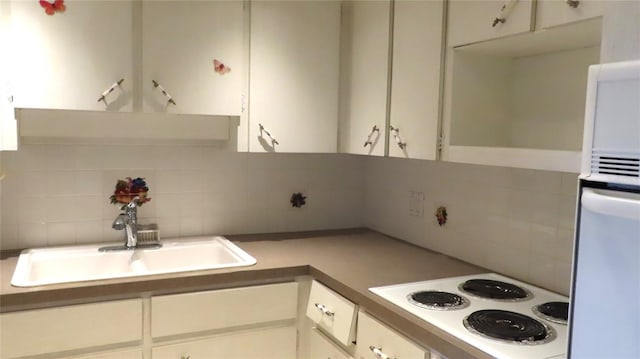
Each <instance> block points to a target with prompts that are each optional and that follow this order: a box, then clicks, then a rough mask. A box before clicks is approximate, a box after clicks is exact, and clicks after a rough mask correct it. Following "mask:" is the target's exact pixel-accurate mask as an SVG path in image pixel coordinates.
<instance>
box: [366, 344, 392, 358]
mask: <svg viewBox="0 0 640 359" xmlns="http://www.w3.org/2000/svg"><path fill="white" fill-rule="evenodd" d="M369 349H370V350H371V351H372V352H373V355H375V356H376V358H380V359H396V357H392V356H388V355H387V354H385V353H384V352H382V348H380V347H375V346H373V345H369Z"/></svg>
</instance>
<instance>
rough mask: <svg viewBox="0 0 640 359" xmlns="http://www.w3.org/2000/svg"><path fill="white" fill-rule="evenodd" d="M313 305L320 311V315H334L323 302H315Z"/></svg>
mask: <svg viewBox="0 0 640 359" xmlns="http://www.w3.org/2000/svg"><path fill="white" fill-rule="evenodd" d="M315 306H316V308H318V310H320V311H321V312H322V315H326V316H327V317H333V316H334V315H336V313H334V312H332V311H330V310H329V309H327V307H325V306H324V305H323V304H320V303H316V304H315Z"/></svg>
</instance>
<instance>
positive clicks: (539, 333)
mask: <svg viewBox="0 0 640 359" xmlns="http://www.w3.org/2000/svg"><path fill="white" fill-rule="evenodd" d="M369 290H370V291H371V292H373V293H375V294H377V295H379V296H380V297H382V298H384V299H386V300H388V301H389V302H391V303H393V304H395V305H397V306H399V307H400V308H402V309H404V310H406V311H408V312H410V313H412V314H413V315H416V316H418V317H419V318H420V319H422V320H425V321H427V322H430V323H431V324H433V325H435V326H437V327H439V328H441V329H442V330H444V331H446V332H448V333H449V334H452V335H454V336H456V337H457V338H459V339H461V340H463V341H465V342H467V343H468V344H470V345H472V346H474V347H476V348H478V349H480V350H482V351H484V352H486V353H487V354H489V355H492V356H494V357H496V358H499V359H548V358H554V359H557V358H563V357H565V356H566V346H567V325H566V320H564V321H563V318H562V317H563V315H564V310H565V308H566V306H568V301H569V298H567V297H565V296H562V295H560V294H556V293H553V292H550V291H548V290H545V289H542V288H537V287H535V286H532V285H530V284H526V283H523V282H520V281H517V280H515V279H511V278H509V277H505V276H502V275H499V274H496V273H485V274H476V275H470V276H462V277H452V278H444V279H437V280H429V281H423V282H413V283H405V284H396V285H389V286H383V287H375V288H369ZM556 317H559V318H556Z"/></svg>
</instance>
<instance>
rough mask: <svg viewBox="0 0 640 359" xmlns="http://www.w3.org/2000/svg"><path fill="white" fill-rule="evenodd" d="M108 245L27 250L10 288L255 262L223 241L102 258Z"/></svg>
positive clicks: (170, 243) (175, 243)
mask: <svg viewBox="0 0 640 359" xmlns="http://www.w3.org/2000/svg"><path fill="white" fill-rule="evenodd" d="M101 247H104V244H96V245H85V246H68V247H55V248H41V249H28V250H24V251H22V253H20V258H18V265H17V266H16V271H15V272H14V274H13V278H12V279H11V284H12V285H14V286H16V287H33V286H39V285H46V284H56V283H69V282H81V281H90V280H98V279H111V278H123V277H134V276H143V275H152V274H163V273H178V272H186V271H195V270H206V269H220V268H230V267H241V266H250V265H253V264H255V263H256V259H255V258H253V257H252V256H250V255H249V254H248V253H247V252H245V251H243V250H242V249H240V248H239V247H238V246H236V245H235V244H233V243H232V242H231V241H229V240H228V239H226V238H224V237H201V238H193V239H187V240H166V241H162V248H159V249H136V250H123V251H114V252H100V251H98V249H99V248H101Z"/></svg>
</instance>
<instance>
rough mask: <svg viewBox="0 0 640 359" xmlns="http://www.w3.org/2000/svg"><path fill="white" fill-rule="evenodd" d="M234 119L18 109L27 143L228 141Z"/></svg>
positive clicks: (225, 117) (22, 134)
mask: <svg viewBox="0 0 640 359" xmlns="http://www.w3.org/2000/svg"><path fill="white" fill-rule="evenodd" d="M232 118H233V117H227V116H206V115H178V114H158V113H138V112H132V113H122V112H93V111H67V110H39V109H36V110H32V109H20V110H17V119H18V133H19V135H20V140H21V142H23V143H76V144H77V143H89V144H95V143H115V144H149V143H189V144H194V143H195V144H197V143H202V144H206V143H211V142H215V141H227V140H228V139H229V130H230V126H231V121H232Z"/></svg>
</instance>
